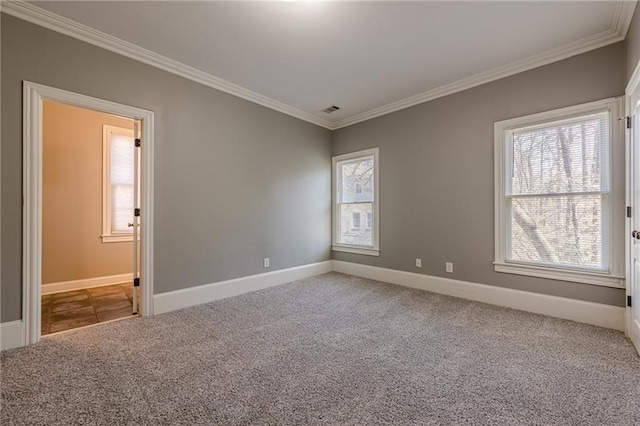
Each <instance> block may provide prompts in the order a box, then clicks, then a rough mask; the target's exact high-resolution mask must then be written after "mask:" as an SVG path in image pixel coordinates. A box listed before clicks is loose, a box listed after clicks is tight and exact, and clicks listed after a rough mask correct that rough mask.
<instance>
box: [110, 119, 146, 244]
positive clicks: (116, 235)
mask: <svg viewBox="0 0 640 426" xmlns="http://www.w3.org/2000/svg"><path fill="white" fill-rule="evenodd" d="M112 133H115V134H119V135H124V136H129V137H131V138H133V130H131V129H125V128H123V127H116V126H111V125H108V124H103V125H102V235H101V236H100V238H101V239H102V242H103V243H122V242H130V241H133V231H132V232H131V233H128V232H112V231H111V172H110V170H111V143H110V142H111V138H110V137H109V135H110V134H112ZM132 219H133V218H132ZM138 240H140V235H138Z"/></svg>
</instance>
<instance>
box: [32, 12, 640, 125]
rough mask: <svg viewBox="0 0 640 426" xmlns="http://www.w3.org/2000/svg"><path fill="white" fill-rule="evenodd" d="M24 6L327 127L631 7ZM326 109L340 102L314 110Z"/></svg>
mask: <svg viewBox="0 0 640 426" xmlns="http://www.w3.org/2000/svg"><path fill="white" fill-rule="evenodd" d="M32 4H34V5H37V6H38V7H40V8H44V9H46V10H48V11H51V12H54V13H56V14H58V15H62V16H64V17H66V18H69V19H72V20H74V21H77V22H79V23H81V24H85V25H87V26H89V27H91V28H94V29H97V30H100V31H102V32H104V33H107V34H110V35H113V36H115V37H117V38H120V39H122V40H125V41H128V42H130V43H133V44H135V45H137V46H140V47H142V48H145V49H148V50H150V51H152V52H155V53H158V54H160V55H163V56H165V57H168V58H170V59H173V60H176V61H179V62H181V63H183V64H186V65H189V66H191V67H194V68H196V69H198V70H200V71H203V72H205V73H207V74H210V75H212V76H215V77H218V78H221V79H224V80H227V81H228V82H231V83H234V84H235V85H238V86H241V87H242V88H244V89H249V91H252V92H255V93H256V95H255V96H256V97H259V95H262V96H264V97H268V98H271V99H272V100H275V101H279V103H283V104H286V106H290V107H294V108H292V110H294V109H298V110H302V111H304V112H306V113H307V115H308V116H307V117H306V118H305V119H307V120H308V121H315V122H317V123H318V124H321V125H325V127H329V128H337V127H341V126H344V125H348V124H351V123H353V122H357V121H362V120H363V119H367V118H371V117H373V116H376V115H381V114H382V113H386V112H389V111H392V110H397V109H400V108H403V107H406V106H410V105H412V104H415V103H419V102H423V101H425V100H428V99H433V98H434V97H438V96H442V95H443V94H447V93H451V92H454V91H457V90H461V89H464V88H466V87H469V86H473V85H476V84H480V83H483V82H486V81H490V80H492V79H495V78H499V77H502V76H504V75H509V74H513V73H515V72H519V71H522V70H524V69H529V68H532V67H533V66H538V65H541V64H544V63H548V62H551V61H553V60H559V59H562V58H564V57H568V56H571V55H573V54H577V53H581V52H583V51H586V50H590V49H593V48H597V47H600V46H602V45H605V44H609V43H613V42H615V41H619V40H621V39H622V38H624V37H625V35H626V31H627V29H628V25H629V22H630V19H631V15H632V14H633V10H634V8H635V2H631V3H626V4H625V3H624V2H612V1H602V2H600V1H585V2H577V1H569V2H556V1H537V2H519V1H517V2H516V1H514V2H484V1H472V2H334V1H316V2H306V1H298V2H283V1H273V2H241V1H232V2H130V1H124V2H123V1H120V2H92V1H84V2H55V1H47V2H33V3H32ZM232 92H233V91H232ZM247 93H250V92H248V91H247ZM258 94H259V95H258ZM252 96H253V95H252ZM412 96H413V98H410V97H412ZM244 97H247V96H244ZM248 97H249V98H251V96H248ZM407 98H409V99H407ZM269 102H270V101H269ZM259 103H263V104H265V102H259ZM267 103H268V102H267ZM276 103H278V102H276ZM331 105H337V106H339V107H340V108H341V110H340V111H337V112H334V113H332V114H326V113H323V112H321V111H320V110H322V109H323V108H326V107H328V106H331ZM276 109H278V108H276ZM280 109H281V110H282V109H283V108H280ZM285 109H286V107H285ZM285 112H286V111H285ZM292 115H295V114H292ZM315 117H317V119H316V118H315Z"/></svg>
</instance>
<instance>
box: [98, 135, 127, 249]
mask: <svg viewBox="0 0 640 426" xmlns="http://www.w3.org/2000/svg"><path fill="white" fill-rule="evenodd" d="M102 129H103V131H102V135H103V141H102V159H103V161H102V242H105V243H107V242H122V241H133V228H132V227H130V226H129V224H130V223H131V222H133V191H134V178H133V177H134V176H133V174H134V149H135V147H134V138H133V130H130V129H125V128H120V127H115V126H109V125H106V124H105V125H103V127H102Z"/></svg>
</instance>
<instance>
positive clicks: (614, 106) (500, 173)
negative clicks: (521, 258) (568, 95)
mask: <svg viewBox="0 0 640 426" xmlns="http://www.w3.org/2000/svg"><path fill="white" fill-rule="evenodd" d="M622 101H623V100H622V98H621V97H618V98H608V99H603V100H600V101H595V102H589V103H585V104H580V105H573V106H570V107H566V108H560V109H556V110H552V111H545V112H541V113H537V114H530V115H526V116H522V117H516V118H511V119H508V120H502V121H498V122H496V123H494V209H495V218H494V232H495V262H494V269H495V271H496V272H501V273H509V274H518V275H530V276H534V277H541V278H549V279H556V280H562V281H573V282H580V283H585V284H592V285H602V286H607V287H616V288H624V286H625V283H624V282H625V280H624V256H623V253H622V250H620V248H621V247H622V242H621V241H620V237H621V236H622V233H623V232H624V221H625V214H624V204H623V203H624V176H622V175H621V174H620V173H619V171H618V169H617V168H614V167H613V159H614V158H616V157H618V156H621V150H624V146H623V140H624V133H623V131H624V130H623V127H624V126H623V123H622V121H620V120H618V118H619V117H620V116H621V114H622V109H623V102H622ZM604 111H607V112H608V114H609V131H610V146H609V164H608V170H609V175H610V178H611V181H610V182H611V189H610V190H609V191H608V193H609V194H610V196H609V203H608V205H607V207H608V209H607V210H608V213H609V217H610V223H609V228H608V229H606V231H607V233H605V234H604V235H603V240H604V247H608V249H609V252H608V253H605V254H606V255H607V263H608V269H609V270H608V271H588V270H584V269H578V268H570V267H562V266H560V265H552V266H549V267H547V266H545V265H543V264H532V263H525V262H516V261H507V253H508V248H507V246H508V244H509V241H508V238H507V236H508V233H509V231H508V227H509V226H510V224H511V220H510V215H511V213H510V211H509V209H508V208H507V203H506V197H507V195H506V191H507V185H508V175H506V174H505V173H506V172H505V171H506V170H508V166H507V164H506V161H505V159H509V158H511V154H508V153H507V149H508V148H509V146H510V138H512V135H513V130H515V129H518V128H523V127H529V128H530V127H533V126H537V125H541V124H544V123H546V122H555V121H559V120H564V119H569V118H572V117H576V116H580V115H586V114H591V113H596V112H604ZM618 154H620V155H618ZM605 223H606V222H605ZM603 256H604V254H603Z"/></svg>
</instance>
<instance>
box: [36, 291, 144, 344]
mask: <svg viewBox="0 0 640 426" xmlns="http://www.w3.org/2000/svg"><path fill="white" fill-rule="evenodd" d="M132 299H133V284H132V283H125V284H115V285H109V286H104V287H94V288H88V289H84V290H74V291H65V292H63V293H54V294H47V295H44V296H42V329H41V334H42V335H43V336H44V335H45V334H51V333H57V332H58V331H65V330H71V329H74V328H79V327H84V326H87V325H91V324H97V323H99V322H104V321H111V320H114V319H119V318H125V317H131V316H133V315H132V313H131V311H132V307H133V302H132Z"/></svg>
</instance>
